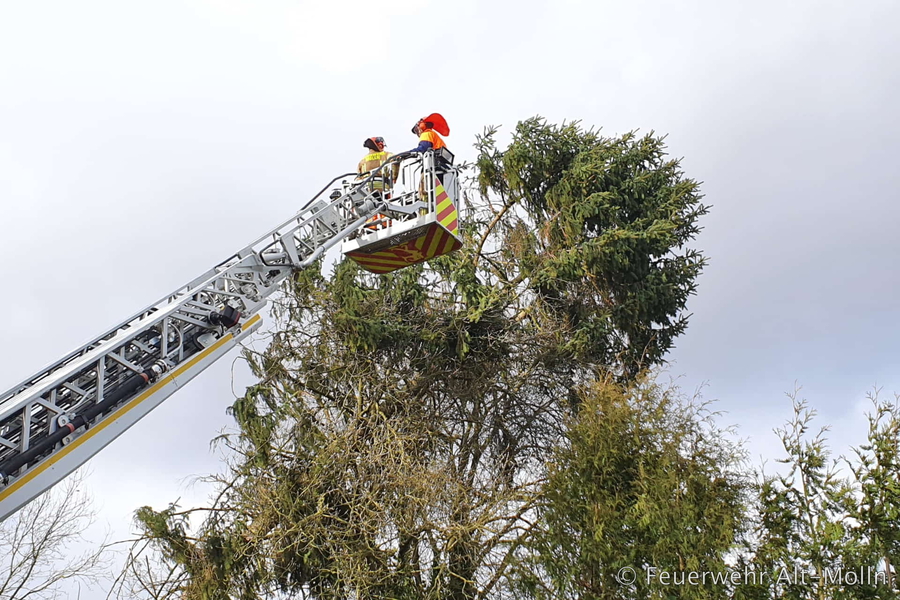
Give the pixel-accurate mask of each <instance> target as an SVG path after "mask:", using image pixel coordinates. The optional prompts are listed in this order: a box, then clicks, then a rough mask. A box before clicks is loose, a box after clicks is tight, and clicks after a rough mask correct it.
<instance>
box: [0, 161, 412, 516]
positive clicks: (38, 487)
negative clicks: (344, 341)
mask: <svg viewBox="0 0 900 600" xmlns="http://www.w3.org/2000/svg"><path fill="white" fill-rule="evenodd" d="M413 160H414V161H416V162H419V163H422V162H423V161H424V157H418V158H414V159H413ZM353 175H355V173H351V174H346V175H341V176H339V177H336V178H335V179H333V180H332V181H331V183H329V185H327V186H325V188H323V190H322V191H321V192H319V194H317V195H316V196H315V197H314V198H313V199H312V200H310V201H309V202H308V203H307V204H306V206H305V207H304V208H303V209H302V210H301V211H300V212H299V213H297V215H295V216H294V217H292V218H291V219H290V220H288V221H286V222H285V223H283V224H281V225H279V226H278V227H276V228H275V229H273V230H272V231H270V232H268V233H267V234H265V235H263V236H262V237H260V238H259V239H257V240H256V241H254V242H253V243H251V244H249V245H248V246H246V247H245V248H243V249H242V250H241V251H239V252H238V253H237V254H235V255H233V256H232V257H230V258H229V259H228V260H226V261H224V262H222V263H221V264H219V265H218V266H216V267H214V268H212V269H210V270H209V271H207V272H206V273H204V274H203V275H201V276H200V277H198V278H196V279H195V280H193V281H191V282H190V283H188V284H187V285H184V286H182V287H180V288H179V289H177V290H175V291H174V292H172V293H171V294H169V295H167V296H165V297H164V298H162V299H160V300H159V301H157V302H155V303H153V304H151V305H150V306H148V307H146V308H145V309H144V310H142V311H140V312H138V313H136V314H134V315H132V316H131V317H129V318H128V319H126V320H125V321H123V322H122V323H120V324H119V325H117V326H116V327H114V328H113V329H110V330H109V331H107V332H106V333H104V334H103V335H101V336H99V337H98V338H96V339H94V340H93V341H91V342H90V343H88V344H86V345H84V346H83V347H81V348H79V349H77V350H75V351H74V352H72V353H71V354H69V355H68V356H66V357H64V358H63V359H61V360H59V361H58V362H56V363H54V364H52V365H50V366H48V367H47V368H45V369H43V370H42V371H40V372H39V373H37V374H36V375H34V376H33V377H30V378H28V379H26V380H25V381H23V382H22V383H20V384H18V385H16V386H14V387H13V388H12V389H10V390H8V391H7V392H5V393H3V394H2V395H0V521H2V520H3V519H5V518H6V517H8V516H9V515H10V514H12V513H14V512H15V511H17V510H18V509H19V508H21V507H22V506H23V505H25V504H26V503H27V502H29V501H30V500H31V499H33V498H35V497H36V496H37V495H39V494H41V493H42V492H44V491H45V490H47V489H49V488H50V487H52V486H53V485H55V484H56V483H57V482H59V481H60V480H62V479H63V478H64V477H65V476H66V475H68V474H69V473H71V472H72V471H73V470H75V469H76V468H78V467H79V466H81V465H82V464H83V463H85V462H86V461H87V460H88V459H90V458H91V457H92V456H93V455H94V454H96V453H97V452H99V451H100V450H101V449H103V448H104V447H105V446H106V445H107V444H109V443H110V442H112V441H113V440H114V439H115V438H116V437H118V436H119V435H121V434H122V433H123V432H124V431H125V430H127V429H128V428H129V427H131V426H132V425H133V424H134V423H136V422H137V421H138V420H140V419H141V417H143V416H144V415H146V414H147V413H148V412H150V411H151V410H152V409H153V408H155V407H156V406H158V405H159V404H160V403H161V402H163V400H165V399H166V398H167V397H168V396H170V395H171V394H172V393H173V392H175V391H176V390H178V389H179V388H180V387H182V386H183V385H185V384H186V383H187V382H188V381H190V380H191V379H192V378H194V377H195V376H196V375H197V374H198V373H200V372H201V371H203V370H204V369H205V368H206V367H208V366H209V365H210V364H212V363H213V362H215V361H216V360H217V359H218V358H220V357H221V356H223V355H224V354H225V353H227V352H228V351H229V350H230V349H231V348H233V347H234V346H236V345H237V344H239V343H240V342H241V341H242V340H244V339H245V338H246V337H248V336H249V335H250V334H251V333H253V332H254V331H255V330H256V329H258V328H259V326H260V324H261V316H260V315H259V314H258V313H259V311H260V309H261V308H262V307H263V306H264V305H265V303H266V299H267V297H268V296H269V295H271V294H272V293H273V292H274V291H275V290H276V289H278V287H279V284H280V283H281V282H282V281H283V280H284V279H285V278H286V277H287V276H288V275H289V274H290V273H291V272H292V271H293V270H295V269H302V268H304V267H306V266H309V265H310V264H312V263H313V262H314V261H316V260H317V259H318V258H320V257H321V256H322V255H323V254H324V253H325V252H326V251H327V250H328V249H329V248H331V247H332V246H333V245H335V244H337V243H338V242H340V241H341V240H343V239H344V238H346V237H347V236H349V235H350V234H351V233H353V232H354V231H357V230H359V229H360V228H361V227H362V225H363V224H364V223H365V222H366V220H367V219H368V218H370V217H372V216H373V215H375V214H377V213H379V212H382V213H383V212H385V211H387V212H390V213H391V214H404V213H406V214H408V213H409V212H410V209H407V208H405V207H401V206H395V205H393V204H392V203H391V204H389V203H388V202H386V201H385V200H384V199H383V197H382V195H381V194H380V193H378V192H375V191H373V190H372V187H373V186H372V185H371V180H372V178H373V177H375V176H376V175H378V174H377V173H376V174H373V175H372V176H370V177H368V178H366V179H364V180H362V181H359V182H354V183H352V184H350V185H347V184H346V183H345V185H344V188H343V190H342V191H337V190H336V191H334V192H333V193H331V194H330V196H329V195H327V193H328V191H329V190H330V189H331V187H332V186H333V185H334V184H335V182H337V181H338V180H340V179H343V178H347V177H348V176H353ZM345 181H346V180H345Z"/></svg>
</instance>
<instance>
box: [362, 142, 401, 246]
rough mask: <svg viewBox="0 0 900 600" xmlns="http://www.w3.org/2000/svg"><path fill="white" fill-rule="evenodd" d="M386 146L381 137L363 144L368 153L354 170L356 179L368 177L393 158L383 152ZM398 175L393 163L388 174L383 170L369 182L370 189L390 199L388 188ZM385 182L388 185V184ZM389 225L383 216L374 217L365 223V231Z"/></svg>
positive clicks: (397, 165) (397, 169) (388, 153)
mask: <svg viewBox="0 0 900 600" xmlns="http://www.w3.org/2000/svg"><path fill="white" fill-rule="evenodd" d="M386 146H387V145H386V144H385V143H384V138H383V137H370V138H368V139H367V140H366V141H364V142H363V147H364V148H368V149H369V153H368V154H366V155H365V156H364V157H363V158H362V160H360V161H359V165H358V166H357V168H356V171H357V173H359V175H358V177H357V179H364V178H366V177H368V176H369V175H370V174H371V173H372V172H373V171H375V170H376V169H378V167H380V166H381V165H383V164H384V163H386V162H387V161H388V160H389V159H390V158H391V157H392V156H393V154H391V153H390V152H387V151H385V147H386ZM399 173H400V165H399V164H397V163H394V164H393V165H392V168H391V172H390V173H385V172H384V170H382V171H381V172H379V174H378V175H376V176H375V177H373V178H372V181H371V182H370V185H371V189H372V190H373V191H374V190H378V191H380V192H381V193H382V194H384V198H385V199H387V198H390V197H391V190H390V188H391V187H392V184H393V183H394V182H395V181H397V176H398V175H399ZM387 182H390V183H389V184H388V183H387ZM390 224H391V222H390V220H388V219H387V217H386V216H385V215H380V214H379V215H374V216H372V217H371V218H370V219H369V220H368V221H366V229H369V230H371V231H377V230H378V229H382V228H384V227H389V226H390Z"/></svg>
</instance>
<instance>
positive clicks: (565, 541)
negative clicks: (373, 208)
mask: <svg viewBox="0 0 900 600" xmlns="http://www.w3.org/2000/svg"><path fill="white" fill-rule="evenodd" d="M711 417H712V415H711V414H709V413H708V412H707V411H706V407H705V406H704V405H703V404H696V403H694V402H691V401H687V400H685V399H684V398H682V397H680V396H679V395H677V390H676V389H663V388H661V387H660V386H659V385H657V384H653V383H651V382H649V381H641V382H639V383H638V384H637V385H635V386H632V387H627V388H624V387H622V386H617V385H612V384H602V383H598V384H595V385H593V386H592V387H591V388H589V389H588V390H587V391H586V392H585V394H584V396H583V402H582V404H581V406H580V409H579V411H578V413H577V415H576V416H575V417H574V419H573V423H572V425H571V427H570V428H569V429H568V433H567V436H566V437H567V443H566V444H565V445H563V446H561V447H560V448H559V449H558V450H557V452H556V453H555V459H554V460H553V462H552V464H551V468H550V477H549V481H548V483H547V485H546V487H545V489H544V494H543V498H542V502H541V505H540V510H539V519H538V521H537V522H538V524H539V525H538V526H537V531H536V532H535V538H534V542H533V544H532V549H533V554H530V555H528V557H527V558H526V559H525V560H523V563H522V565H521V566H522V568H523V572H522V573H521V574H520V575H521V580H520V584H521V586H522V587H523V589H525V590H527V591H528V596H529V597H537V598H581V599H585V600H588V599H606V598H647V597H666V598H721V597H724V596H725V591H726V590H727V587H726V586H725V585H724V584H722V583H720V584H715V583H712V582H710V584H709V585H703V586H690V585H680V586H671V585H668V586H667V585H662V584H661V583H660V581H659V580H658V579H656V578H652V579H650V580H648V577H647V576H646V574H647V572H648V571H647V568H648V566H653V567H655V568H656V569H659V570H660V571H665V572H669V573H684V572H704V571H705V572H718V573H724V572H726V563H725V556H726V553H727V552H728V551H729V550H731V549H732V547H733V544H734V540H735V539H736V536H737V535H738V534H739V533H740V530H741V528H742V523H743V516H744V503H745V498H744V491H745V484H744V481H743V477H744V476H743V475H741V474H740V469H739V467H740V460H741V459H742V454H741V452H740V450H739V449H738V448H737V447H736V446H734V445H732V444H730V443H728V442H727V441H726V440H725V436H724V435H723V432H720V431H718V430H717V429H716V427H715V425H714V424H713V423H712V419H711ZM535 566H539V567H540V568H538V569H536V568H535ZM622 569H626V570H627V569H631V571H630V572H632V573H636V574H640V575H639V576H636V577H635V580H634V582H633V583H632V584H630V585H626V584H623V582H622V581H620V580H618V579H617V574H619V573H621V572H622V571H621V570H622Z"/></svg>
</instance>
